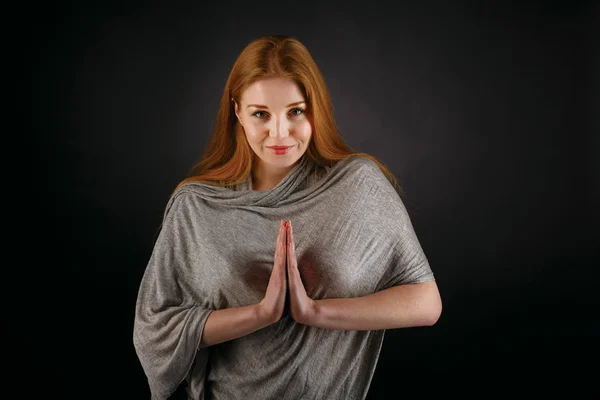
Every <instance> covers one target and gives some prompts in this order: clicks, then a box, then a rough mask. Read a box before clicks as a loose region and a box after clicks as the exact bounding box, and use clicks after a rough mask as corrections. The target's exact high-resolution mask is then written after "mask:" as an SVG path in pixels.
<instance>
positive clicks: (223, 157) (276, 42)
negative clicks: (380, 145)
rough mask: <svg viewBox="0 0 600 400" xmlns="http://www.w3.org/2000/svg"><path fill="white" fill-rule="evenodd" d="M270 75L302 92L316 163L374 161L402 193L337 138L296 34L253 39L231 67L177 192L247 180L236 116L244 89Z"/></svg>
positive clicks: (322, 90)
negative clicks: (204, 139)
mask: <svg viewBox="0 0 600 400" xmlns="http://www.w3.org/2000/svg"><path fill="white" fill-rule="evenodd" d="M270 77H281V78H287V79H290V80H292V81H294V82H295V83H296V84H298V86H299V87H300V90H301V91H302V92H303V94H304V97H305V99H306V103H307V111H308V112H309V113H310V115H311V117H312V123H313V132H312V137H311V140H310V143H309V146H308V148H307V150H306V156H308V157H309V158H310V159H311V160H312V161H313V162H314V163H316V164H319V165H327V166H332V165H334V164H335V163H336V162H338V161H339V160H342V159H345V158H346V157H348V156H351V155H358V156H363V157H367V158H369V159H371V160H373V161H374V162H375V163H376V164H377V165H378V167H379V168H380V169H381V171H382V172H383V173H384V174H385V176H386V177H387V179H388V180H389V181H390V183H392V185H393V186H394V187H395V188H396V189H397V190H398V192H399V193H401V189H400V188H399V187H398V183H397V180H396V178H395V177H394V175H393V174H392V172H391V171H389V170H388V169H387V168H386V166H385V165H384V164H383V163H382V162H381V161H379V160H377V159H376V158H375V157H374V156H372V155H370V154H367V153H362V152H355V151H353V150H352V149H351V148H350V147H349V146H348V145H347V144H346V143H345V142H344V140H343V139H342V137H341V136H340V134H339V132H338V129H337V126H336V121H335V118H334V115H333V105H332V102H331V98H330V95H329V92H328V89H327V86H326V84H325V79H324V78H323V75H322V74H321V72H320V70H319V68H318V67H317V64H316V63H315V61H314V59H313V58H312V56H311V54H310V53H309V51H308V49H307V48H306V47H305V46H304V45H303V44H302V43H301V42H300V41H299V40H298V39H296V38H294V37H290V36H285V35H269V36H263V37H260V38H258V39H255V40H253V41H251V42H250V43H249V44H248V45H247V46H246V47H245V48H244V49H243V50H242V52H241V53H240V55H239V56H238V58H237V60H236V61H235V63H234V64H233V67H232V68H231V72H230V73H229V77H228V78H227V82H226V84H225V88H224V90H223V94H222V96H221V102H220V105H219V109H218V112H217V116H216V120H215V122H214V125H213V133H212V137H211V138H210V140H209V142H208V144H207V146H206V148H205V150H204V152H203V155H202V157H201V158H200V161H199V162H198V163H197V164H196V165H195V166H194V167H193V168H192V169H191V171H190V173H189V174H188V176H187V177H186V178H185V179H183V180H182V181H180V182H179V184H178V185H177V186H176V188H175V190H177V189H178V188H179V187H181V186H182V185H184V184H186V183H188V182H197V181H203V182H208V183H210V184H213V185H217V186H233V185H236V184H238V183H240V182H243V181H244V180H246V179H247V178H248V175H249V174H250V173H251V171H252V166H253V163H254V162H255V154H254V151H253V150H252V148H251V147H250V145H249V144H248V141H247V139H246V136H245V134H244V131H243V128H242V127H241V125H240V124H239V121H238V120H237V117H236V115H235V110H234V103H233V101H232V99H233V100H235V102H236V103H238V104H240V99H241V96H242V94H243V93H244V91H245V90H246V89H247V88H248V87H249V86H250V85H252V84H253V83H254V82H256V81H258V80H261V79H264V78H270Z"/></svg>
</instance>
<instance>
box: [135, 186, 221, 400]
mask: <svg viewBox="0 0 600 400" xmlns="http://www.w3.org/2000/svg"><path fill="white" fill-rule="evenodd" d="M170 203H171V204H170V207H167V210H168V211H166V212H165V216H164V218H163V223H162V227H161V230H160V232H159V235H158V237H157V239H156V242H155V244H154V248H153V251H152V254H151V256H150V260H149V262H148V264H147V266H146V270H145V272H144V275H143V277H142V280H141V283H140V287H139V291H138V296H137V301H136V306H135V318H134V329H133V343H134V347H135V351H136V353H137V356H138V358H139V360H140V363H141V365H142V367H143V370H144V372H145V374H146V377H147V379H148V384H149V387H150V391H151V396H152V399H156V400H158V399H167V398H168V397H169V396H171V395H172V394H173V393H174V392H175V391H176V390H177V388H178V386H179V384H180V383H181V382H182V381H183V380H184V379H185V377H186V376H187V375H188V373H189V372H190V370H191V368H192V366H193V364H194V360H196V358H197V356H198V354H197V352H198V351H208V349H198V347H199V345H200V340H201V338H202V331H203V329H204V325H205V323H206V320H207V318H208V316H209V314H210V313H211V311H212V310H211V309H210V308H208V307H207V304H202V303H203V301H202V300H201V299H200V298H199V295H198V293H197V292H195V291H194V289H193V286H192V282H193V280H192V276H193V275H191V274H192V273H193V271H194V270H195V269H197V268H200V267H201V266H198V265H197V264H198V263H199V261H198V260H197V257H194V254H197V253H198V252H197V251H194V247H193V246H194V245H193V243H194V240H192V239H193V238H194V235H195V234H197V233H196V232H194V227H195V225H194V223H193V218H191V215H193V212H194V211H193V209H194V204H193V201H192V200H190V198H189V197H186V196H184V195H179V196H177V197H174V198H172V199H171V200H170ZM207 358H208V357H198V359H202V360H207ZM198 367H199V366H196V367H195V369H196V370H197V369H198Z"/></svg>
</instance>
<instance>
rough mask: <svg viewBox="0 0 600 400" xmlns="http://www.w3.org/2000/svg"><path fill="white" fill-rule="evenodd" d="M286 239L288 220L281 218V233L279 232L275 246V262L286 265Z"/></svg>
mask: <svg viewBox="0 0 600 400" xmlns="http://www.w3.org/2000/svg"><path fill="white" fill-rule="evenodd" d="M286 240H287V234H286V222H285V220H281V221H279V233H278V234H277V243H276V246H275V262H276V263H278V264H279V265H285V257H286V248H285V247H286Z"/></svg>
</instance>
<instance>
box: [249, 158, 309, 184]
mask: <svg viewBox="0 0 600 400" xmlns="http://www.w3.org/2000/svg"><path fill="white" fill-rule="evenodd" d="M296 164H298V162H296V163H294V164H293V165H291V166H288V167H284V168H277V167H273V166H267V165H264V164H263V163H262V162H260V161H259V162H258V163H256V164H255V166H254V167H253V168H252V190H256V191H264V190H269V189H272V188H274V187H275V186H277V184H278V183H279V182H281V180H282V179H283V178H285V176H286V175H287V174H288V172H290V171H291V170H292V168H294V166H295V165H296Z"/></svg>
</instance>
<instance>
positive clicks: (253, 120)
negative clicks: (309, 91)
mask: <svg viewBox="0 0 600 400" xmlns="http://www.w3.org/2000/svg"><path fill="white" fill-rule="evenodd" d="M234 107H235V113H236V115H237V117H238V120H239V122H240V123H241V124H242V127H243V128H244V132H245V134H246V138H247V140H248V143H249V144H250V147H251V148H252V150H254V152H255V153H256V155H257V162H258V164H259V165H257V166H256V168H257V169H259V170H260V171H261V172H260V173H261V174H262V175H269V174H271V173H272V174H274V175H278V176H280V177H281V175H282V174H285V173H286V171H289V170H290V169H291V168H292V167H293V166H294V165H296V163H297V162H298V160H299V159H300V158H301V157H302V155H303V154H304V152H305V151H306V149H307V148H308V144H309V141H310V138H311V134H312V124H311V121H310V120H309V118H308V114H307V113H306V107H307V104H306V99H305V98H304V96H303V95H302V92H301V90H300V87H299V86H298V85H297V84H296V83H295V82H294V81H292V80H289V79H284V78H278V77H277V78H268V79H263V80H259V81H257V82H255V83H253V84H252V85H250V86H249V87H248V88H247V89H246V91H245V92H244V93H242V96H241V99H240V104H237V103H235V104H234ZM271 146H286V147H288V146H289V148H288V149H287V150H285V151H276V150H275V149H272V148H270V147H271Z"/></svg>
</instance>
